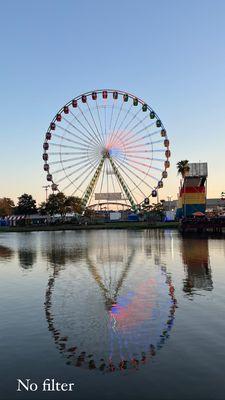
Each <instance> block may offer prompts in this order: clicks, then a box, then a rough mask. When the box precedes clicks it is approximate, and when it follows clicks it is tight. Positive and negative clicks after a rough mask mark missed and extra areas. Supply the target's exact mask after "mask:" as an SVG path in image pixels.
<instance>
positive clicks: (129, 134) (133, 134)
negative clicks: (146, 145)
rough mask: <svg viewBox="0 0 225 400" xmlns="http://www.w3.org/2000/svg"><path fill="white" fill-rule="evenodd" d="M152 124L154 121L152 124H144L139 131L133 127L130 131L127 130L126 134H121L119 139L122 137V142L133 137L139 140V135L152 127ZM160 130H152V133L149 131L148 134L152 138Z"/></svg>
mask: <svg viewBox="0 0 225 400" xmlns="http://www.w3.org/2000/svg"><path fill="white" fill-rule="evenodd" d="M143 121H144V119H143V120H142V121H140V123H143ZM152 125H153V123H152V124H150V125H148V126H144V128H142V129H140V130H139V131H137V132H135V131H134V129H132V128H131V129H130V130H129V131H127V132H125V134H124V135H121V136H120V138H119V139H120V141H121V142H123V141H125V140H127V139H128V140H131V139H133V138H136V139H137V140H139V138H137V136H138V135H139V134H140V133H142V132H144V131H146V130H148V129H150V128H151V126H152ZM158 132H159V130H157V131H155V132H152V133H151V132H149V133H148V134H147V136H148V137H149V138H150V137H151V136H153V135H156V134H157V133H158Z"/></svg>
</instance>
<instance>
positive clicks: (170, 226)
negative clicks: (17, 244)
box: [0, 222, 178, 232]
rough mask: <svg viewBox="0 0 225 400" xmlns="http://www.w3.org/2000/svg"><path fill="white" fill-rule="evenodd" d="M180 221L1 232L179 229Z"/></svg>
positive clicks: (65, 226) (62, 225)
mask: <svg viewBox="0 0 225 400" xmlns="http://www.w3.org/2000/svg"><path fill="white" fill-rule="evenodd" d="M177 228H178V222H157V223H154V224H152V223H148V222H108V223H104V224H103V223H102V224H89V225H73V224H59V225H42V226H38V225H36V226H35V225H31V226H15V227H8V226H7V227H6V226H1V227H0V232H39V231H77V230H82V229H85V230H90V229H177Z"/></svg>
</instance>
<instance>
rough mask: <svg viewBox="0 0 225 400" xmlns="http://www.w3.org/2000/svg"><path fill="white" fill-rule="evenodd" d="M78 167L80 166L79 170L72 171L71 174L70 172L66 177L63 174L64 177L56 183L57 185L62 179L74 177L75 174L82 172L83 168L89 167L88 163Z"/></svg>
mask: <svg viewBox="0 0 225 400" xmlns="http://www.w3.org/2000/svg"><path fill="white" fill-rule="evenodd" d="M80 165H81V167H80V168H78V169H76V170H74V171H72V172H71V173H70V174H68V175H67V174H65V176H63V177H62V178H60V179H59V180H58V181H57V182H56V183H57V184H58V183H60V182H62V181H64V179H66V178H70V176H72V175H74V174H75V173H77V172H79V171H81V170H83V168H84V167H86V166H87V165H88V166H89V167H90V164H89V161H86V163H85V164H84V165H82V164H80Z"/></svg>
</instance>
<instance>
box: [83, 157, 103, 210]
mask: <svg viewBox="0 0 225 400" xmlns="http://www.w3.org/2000/svg"><path fill="white" fill-rule="evenodd" d="M104 161H105V156H103V157H102V159H101V161H100V163H99V164H98V167H97V169H96V171H95V173H94V176H93V177H92V179H91V181H90V183H89V185H88V187H87V189H86V190H85V193H84V195H83V198H82V211H83V212H84V210H85V207H86V205H87V203H88V200H89V199H90V197H91V194H92V192H93V190H94V188H95V185H96V183H97V180H98V178H99V175H100V173H101V170H102V167H103V164H104Z"/></svg>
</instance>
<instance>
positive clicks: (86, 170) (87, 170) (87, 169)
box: [63, 164, 97, 192]
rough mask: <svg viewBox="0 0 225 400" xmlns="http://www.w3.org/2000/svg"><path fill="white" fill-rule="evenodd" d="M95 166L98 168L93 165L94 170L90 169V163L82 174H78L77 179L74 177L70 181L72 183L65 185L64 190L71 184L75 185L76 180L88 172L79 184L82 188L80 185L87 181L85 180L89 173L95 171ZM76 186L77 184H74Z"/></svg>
mask: <svg viewBox="0 0 225 400" xmlns="http://www.w3.org/2000/svg"><path fill="white" fill-rule="evenodd" d="M96 165H97V164H96ZM95 168H96V167H93V168H92V170H91V171H90V165H89V164H88V167H87V168H86V169H85V170H84V171H83V172H82V174H80V175H78V176H76V178H75V179H73V180H72V181H70V183H69V184H68V185H67V186H65V187H64V189H63V192H64V191H65V190H67V189H68V188H69V187H70V186H71V185H74V182H76V181H78V180H79V179H80V178H81V177H83V176H84V175H85V174H86V173H87V176H85V178H84V180H83V181H82V182H81V183H80V185H79V186H78V188H80V187H81V186H82V184H83V183H84V182H85V180H86V179H87V177H88V175H89V173H91V172H93V171H94V169H95ZM82 169H83V167H82ZM75 172H78V170H76V171H75ZM74 186H75V185H74ZM78 188H76V190H77V189H78Z"/></svg>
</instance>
